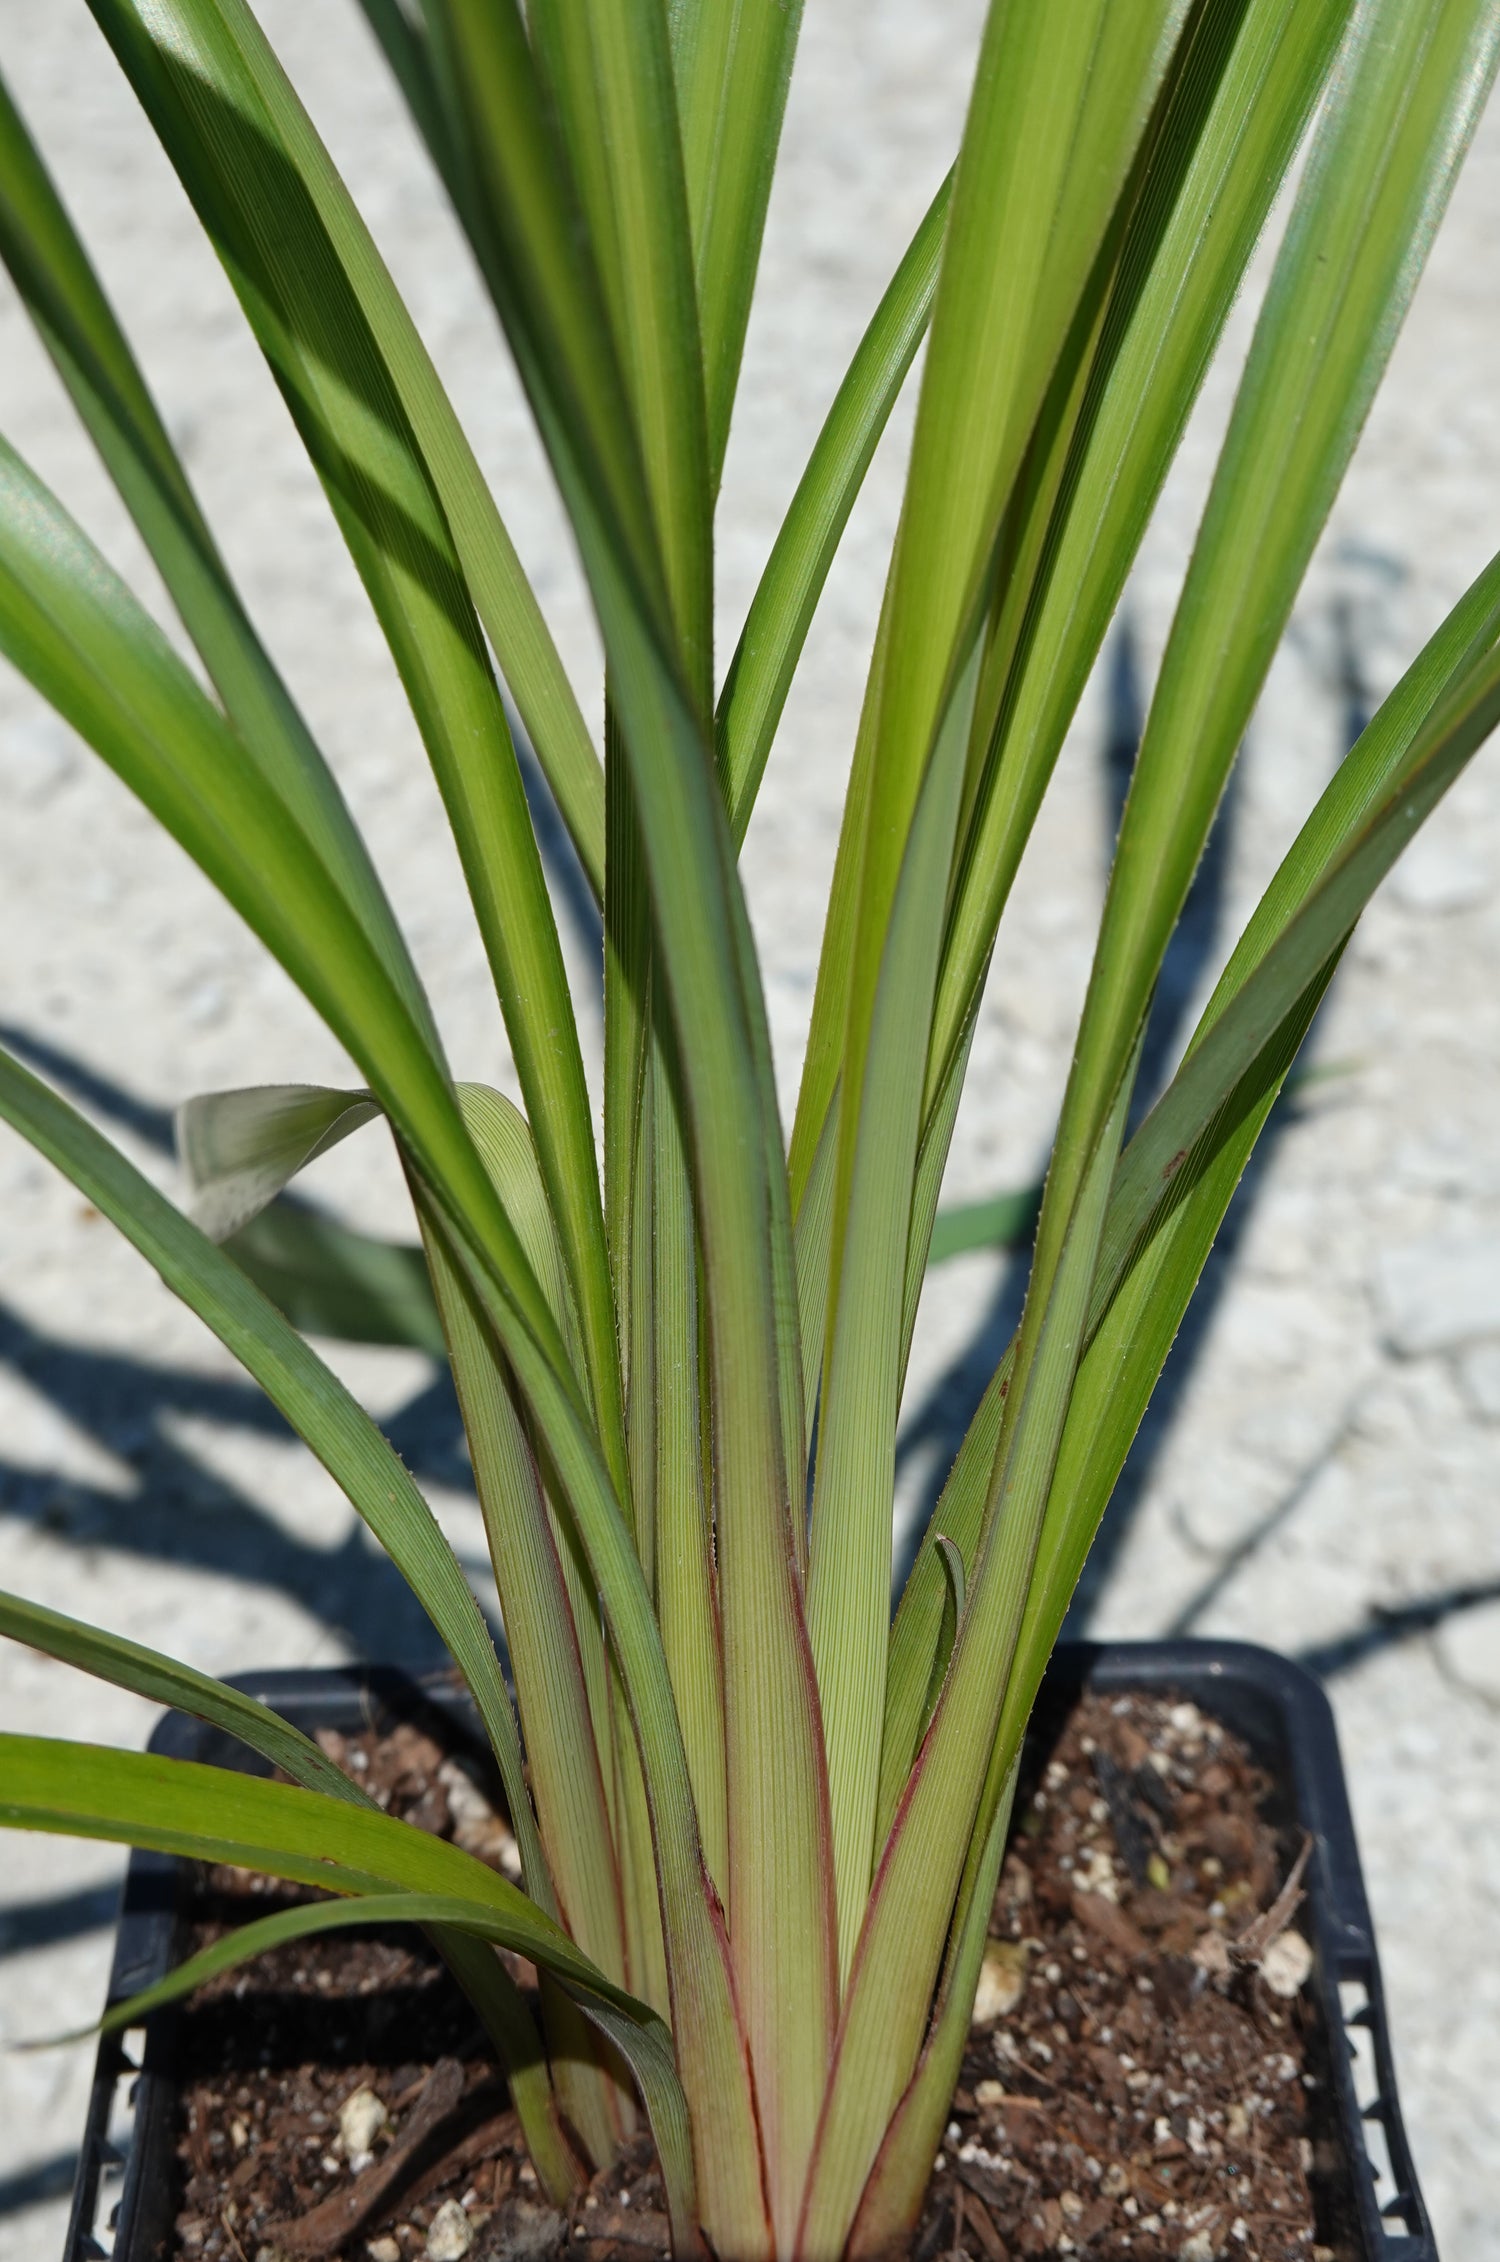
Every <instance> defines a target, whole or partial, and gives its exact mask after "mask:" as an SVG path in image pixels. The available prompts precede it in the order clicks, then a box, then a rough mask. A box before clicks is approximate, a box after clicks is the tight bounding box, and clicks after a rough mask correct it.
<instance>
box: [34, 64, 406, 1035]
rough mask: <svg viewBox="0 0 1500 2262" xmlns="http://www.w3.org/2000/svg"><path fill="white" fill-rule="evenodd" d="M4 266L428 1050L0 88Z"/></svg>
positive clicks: (192, 504) (304, 739) (324, 793)
mask: <svg viewBox="0 0 1500 2262" xmlns="http://www.w3.org/2000/svg"><path fill="white" fill-rule="evenodd" d="M0 257H3V258H4V260H5V263H6V265H7V267H8V268H9V269H10V273H11V276H12V279H13V281H14V282H15V285H16V288H17V290H18V291H19V292H20V294H21V296H22V298H23V299H24V300H25V303H26V307H27V310H28V312H29V313H30V315H31V317H32V320H33V321H34V322H35V323H36V325H37V328H38V331H39V332H40V334H41V337H42V339H43V341H44V343H45V344H46V346H47V349H48V351H49V352H50V353H51V355H52V358H53V360H54V362H55V363H56V365H57V368H58V372H59V374H60V375H61V377H62V379H63V382H64V384H65V385H66V386H67V388H68V391H69V393H70V394H71V396H72V398H73V402H74V405H75V406H76V408H77V409H78V412H79V414H80V416H81V417H82V418H83V420H84V423H85V424H86V425H87V427H88V429H89V433H90V435H91V437H92V438H93V440H94V443H95V445H96V446H97V448H98V449H99V452H100V454H101V456H102V457H103V459H104V462H105V465H106V467H107V469H108V470H109V473H110V476H111V477H112V478H113V479H114V481H115V484H116V486H117V487H118V488H119V490H120V494H121V496H122V498H123V500H124V502H125V504H126V507H127V508H128V509H129V511H130V513H131V515H132V517H133V518H134V520H135V522H136V525H137V527H138V528H139V530H140V533H141V535H142V538H143V540H144V541H145V543H146V546H147V548H148V549H149V550H150V552H151V555H152V557H153V559H154V560H155V562H156V565H157V567H158V569H159V570H160V572H161V575H162V579H163V581H164V582H165V583H166V586H167V590H168V592H169V594H170V596H171V598H172V601H173V603H174V604H175V605H176V607H177V610H178V613H179V614H180V615H181V618H182V621H183V623H184V625H185V627H186V628H187V631H188V633H189V635H190V636H191V637H192V639H193V642H194V644H195V645H196V647H197V649H198V652H199V655H200V656H201V658H202V660H203V663H204V666H205V667H206V668H207V670H208V673H209V676H210V678H211V680H212V681H213V684H214V686H215V688H216V690H217V691H218V693H219V696H220V697H221V699H222V700H223V702H224V705H225V709H226V711H227V712H228V714H229V716H230V719H231V720H232V721H233V722H234V724H235V725H236V727H237V729H238V730H239V732H240V735H241V738H242V740H243V741H244V744H245V748H246V751H247V752H248V754H249V756H250V758H251V760H252V761H254V762H257V763H258V764H260V766H261V767H262V768H263V770H264V772H265V774H266V777H267V779H268V781H269V783H270V784H271V785H272V786H273V787H274V788H275V790H276V791H277V792H278V793H280V794H282V795H284V797H285V799H286V801H287V803H288V806H289V807H290V808H291V809H292V810H293V811H294V812H295V814H296V816H297V819H298V822H299V823H300V824H301V825H302V827H303V829H304V831H305V832H306V833H307V835H308V838H309V839H310V840H311V841H312V842H313V844H314V846H315V847H316V849H317V851H318V853H319V855H320V856H321V858H322V860H323V862H324V863H325V864H326V865H327V867H328V870H329V872H330V873H331V874H332V876H333V877H334V879H335V880H336V882H337V883H338V885H339V886H340V887H342V888H343V890H344V893H345V895H346V896H347V897H348V899H349V902H350V904H351V906H352V907H353V909H354V910H355V912H356V914H357V916H358V917H359V918H360V919H361V921H362V922H363V924H364V927H365V930H366V932H367V933H368V935H369V937H370V940H371V943H372V945H373V946H374V948H375V949H376V950H377V951H378V952H379V954H380V956H381V959H382V961H383V963H384V965H385V967H386V970H387V972H388V973H389V974H390V976H391V978H392V980H393V981H394V982H395V983H396V985H397V987H398V988H399V989H400V990H401V993H402V995H403V997H404V998H405V1000H406V1003H407V1005H408V1007H409V1008H410V1010H411V1011H412V1013H413V1014H414V1016H415V1017H416V1018H417V1019H418V1020H419V1021H420V1022H421V1024H422V1026H423V1028H424V1030H425V1032H426V1033H427V1035H428V1037H429V1039H430V1041H431V1042H432V1043H433V1044H434V1046H435V1045H436V1043H437V1038H436V1033H435V1030H434V1027H433V1023H432V1020H431V1015H430V1012H429V1009H428V1006H427V1002H426V999H425V997H424V995H423V991H422V986H421V983H420V981H419V980H418V978H417V974H416V971H415V969H414V967H413V966H412V963H411V959H410V957H409V955H408V953H407V950H406V946H405V943H404V942H403V941H402V938H401V935H400V932H399V929H398V928H397V926H396V922H395V919H394V917H393V915H392V912H391V908H390V905H389V903H388V902H387V901H386V898H385V894H384V892H383V890H382V888H381V886H380V882H379V880H378V878H377V876H376V874H375V871H374V868H373V866H372V865H371V862H370V858H369V854H368V852H367V850H366V848H365V845H364V842H363V841H362V840H361V838H360V835H359V833H358V831H357V830H356V828H355V825H354V823H353V820H352V819H351V817H350V815H349V811H348V809H347V808H346V807H345V805H344V800H343V797H342V795H341V794H340V792H339V789H338V786H337V784H336V783H335V781H334V778H333V774H332V772H331V771H330V770H329V768H328V765H327V763H326V762H325V761H324V759H323V757H322V755H321V754H320V753H319V752H318V749H317V747H316V746H315V745H314V743H313V741H312V739H311V737H310V736H309V733H308V730H307V726H306V724H305V723H304V722H303V720H302V717H301V715H300V714H299V713H298V712H297V709H296V707H295V705H294V703H293V701H292V699H291V696H290V694H289V693H288V691H287V689H286V686H285V684H284V683H283V682H282V680H281V678H280V676H279V675H278V673H277V671H276V668H275V666H274V664H273V662H272V661H271V659H270V657H269V655H268V654H267V652H266V650H265V648H264V646H263V645H262V644H261V642H260V639H259V638H258V637H257V635H256V633H255V631H254V629H253V627H252V626H251V624H250V621H249V619H248V617H247V615H246V613H245V610H244V607H243V605H242V604H241V602H240V599H239V596H238V594H237V592H236V590H235V588H234V585H233V583H232V582H231V580H230V577H229V573H228V570H227V568H226V567H225V565H224V561H223V559H222V558H221V557H220V555H219V553H218V550H217V547H216V545H215V543H214V540H213V536H212V535H211V533H210V532H209V529H208V526H207V524H206V523H205V521H204V519H203V516H202V513H201V511H200V510H199V507H198V503H197V500H196V498H195V496H194V494H193V491H192V488H191V486H190V484H189V482H188V479H187V475H186V473H185V472H184V471H183V468H182V465H181V463H180V462H179V460H178V458H177V454H176V451H175V450H174V448H173V446H172V443H171V440H170V439H169V437H168V435H167V431H166V428H165V426H164V425H163V423H162V421H161V418H160V416H159V415H158V413H157V410H156V405H155V403H154V401H153V400H152V398H151V395H150V392H149V391H148V389H147V387H146V384H145V381H144V379H143V378H142V376H141V373H140V371H139V369H138V368H137V366H136V363H135V359H134V357H133V355H132V354H131V351H130V347H129V345H128V343H127V341H126V339H125V336H124V333H123V332H122V331H121V329H120V327H119V324H118V323H117V321H116V320H115V317H114V313H113V310H112V309H111V307H110V304H109V301H108V300H107V299H106V297H105V295H104V293H103V291H102V290H101V289H100V287H99V283H98V280H97V278H96V276H95V274H94V271H93V269H92V267H91V266H90V264H89V260H88V256H87V254H86V252H85V251H84V248H83V246H82V244H81V243H80V242H79V240H78V237H77V235H76V234H75V232H74V230H73V227H72V224H71V222H70V221H69V219H68V215H67V213H66V211H65V210H64V208H63V205H62V203H61V200H60V199H59V197H58V195H57V192H56V190H55V189H54V188H53V185H52V182H51V181H50V179H49V178H48V175H47V172H46V169H45V167H44V166H43V164H42V161H41V159H40V157H39V156H38V154H37V152H36V150H35V149H34V147H33V146H32V143H31V141H30V138H29V136H28V135H27V132H26V128H25V125H24V124H23V122H22V120H21V117H20V115H19V113H18V112H17V111H16V109H15V107H14V105H13V103H12V101H11V98H10V95H9V92H8V90H7V89H6V87H5V85H4V83H3V81H0Z"/></svg>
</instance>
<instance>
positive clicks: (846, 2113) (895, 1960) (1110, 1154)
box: [804, 1099, 1124, 2252]
mask: <svg viewBox="0 0 1500 2262" xmlns="http://www.w3.org/2000/svg"><path fill="white" fill-rule="evenodd" d="M1123 1128H1124V1102H1123V1099H1122V1101H1121V1103H1120V1104H1119V1105H1118V1106H1117V1107H1116V1109H1115V1110H1114V1112H1113V1113H1112V1115H1111V1117H1110V1119H1109V1121H1108V1123H1107V1124H1106V1126H1105V1128H1104V1132H1103V1134H1102V1136H1101V1139H1100V1143H1099V1147H1098V1150H1097V1152H1096V1153H1095V1155H1094V1156H1093V1157H1092V1158H1091V1167H1090V1170H1089V1173H1088V1177H1087V1181H1086V1185H1085V1191H1084V1196H1083V1199H1082V1200H1081V1201H1080V1203H1079V1206H1078V1210H1077V1213H1076V1218H1075V1222H1074V1229H1073V1232H1072V1234H1071V1235H1070V1237H1069V1240H1068V1244H1067V1247H1066V1249H1065V1251H1064V1253H1063V1257H1062V1261H1061V1262H1060V1263H1059V1265H1058V1267H1057V1269H1056V1272H1055V1275H1054V1277H1053V1280H1052V1281H1051V1283H1050V1284H1049V1290H1050V1292H1049V1295H1048V1299H1047V1302H1046V1305H1045V1307H1044V1308H1043V1310H1042V1313H1041V1318H1040V1322H1038V1321H1037V1320H1036V1319H1035V1318H1034V1317H1032V1314H1033V1313H1034V1311H1035V1307H1034V1306H1029V1307H1028V1319H1030V1321H1031V1329H1030V1341H1029V1343H1028V1340H1027V1334H1028V1331H1027V1328H1026V1326H1025V1325H1024V1324H1023V1329H1022V1338H1021V1353H1020V1355H1024V1354H1025V1353H1026V1352H1027V1351H1028V1350H1029V1352H1030V1355H1031V1362H1032V1365H1031V1373H1032V1377H1033V1383H1032V1387H1031V1389H1030V1390H1026V1391H1016V1392H1014V1393H1013V1399H1012V1404H1013V1405H1014V1406H1016V1407H1017V1409H1018V1410H1017V1412H1016V1413H1015V1414H1014V1416H1013V1418H1012V1421H1011V1424H1010V1427H1009V1430H1008V1433H1007V1432H1002V1437H1001V1443H1000V1453H999V1456H998V1458H997V1461H996V1466H995V1471H994V1474H993V1476H992V1477H991V1480H990V1485H989V1493H990V1502H991V1507H992V1510H993V1511H994V1512H993V1513H992V1514H991V1515H990V1516H989V1517H988V1518H987V1521H986V1525H985V1528H984V1535H983V1540H982V1543H981V1547H980V1550H979V1552H978V1555H977V1558H976V1560H975V1562H974V1564H973V1566H972V1569H971V1573H970V1577H969V1579H968V1582H967V1586H966V1592H965V1600H964V1610H963V1615H962V1617H961V1619H960V1621H959V1625H958V1630H957V1636H956V1639H955V1641H954V1645H953V1654H952V1659H951V1662H950V1665H949V1668H948V1673H947V1676H946V1679H945V1681H944V1683H943V1688H942V1692H941V1695H940V1697H939V1700H938V1704H937V1709H936V1711H935V1713H934V1715H933V1720H932V1726H931V1728H930V1730H929V1732H928V1735H927V1737H926V1739H925V1741H924V1743H923V1746H922V1752H921V1756H920V1758H919V1761H918V1764H917V1766H916V1768H915V1769H914V1770H913V1772H912V1776H911V1780H910V1783H909V1785H908V1790H907V1795H906V1797H905V1799H904V1800H903V1802H902V1804H901V1806H900V1808H899V1810H898V1812H897V1816H896V1820H895V1823H894V1826H893V1828H892V1830H891V1834H890V1837H889V1839H888V1841H887V1843H886V1845H885V1848H884V1850H883V1852H882V1854H881V1858H880V1864H879V1867H878V1870H877V1872H876V1876H875V1882H874V1884H873V1886H872V1888H871V1892H870V1897H869V1904H868V1909H867V1912H866V1916H865V1923H864V1927H863V1930H862V1932H861V1935H860V1939H859V1943H858V1948H857V1952H856V1956H855V1960H854V1965H853V1969H852V1971H851V1974H850V1979H849V1985H848V1989H847V1993H846V1997H845V2010H844V2018H843V2022H842V2025H841V2027H840V2031H839V2045H838V2054H837V2057H836V2059H835V2062H834V2068H833V2073H832V2076H831V2078H830V2082H829V2089H828V2103H827V2106H826V2109H825V2112H824V2118H823V2123H822V2126H821V2128H820V2130H819V2135H818V2147H817V2152H816V2155H815V2159H814V2164H813V2170H812V2175H811V2177H810V2180H809V2185H808V2197H807V2208H806V2214H805V2217H804V2237H805V2239H806V2242H807V2244H808V2246H809V2247H810V2248H811V2249H812V2250H813V2251H814V2252H816V2251H820V2250H823V2249H830V2250H832V2251H838V2250H839V2249H840V2248H841V2246H842V2243H843V2240H844V2239H845V2238H846V2237H847V2235H848V2232H849V2228H850V2225H851V2223H852V2221H853V2218H854V2215H855V2213H856V2210H857V2208H858V2205H859V2200H860V2196H861V2194H862V2192H863V2190H864V2187H865V2184H866V2180H867V2178H868V2176H869V2173H870V2170H871V2168H872V2167H873V2165H874V2163H875V2160H876V2157H877V2154H878V2152H879V2148H880V2145H881V2142H882V2140H883V2137H884V2134H885V2131H886V2128H887V2126H888V2124H889V2122H890V2119H891V2116H892V2115H893V2113H894V2112H895V2110H896V2107H897V2105H898V2104H899V2102H900V2098H901V2095H902V2093H903V2091H904V2090H905V2087H906V2084H907V2081H908V2080H909V2078H910V2075H911V2073H912V2071H913V2069H914V2068H915V2065H916V2063H917V2059H918V2054H919V2051H920V2048H921V2044H922V2039H923V2034H924V2032H925V2028H926V2012H927V2006H928V2004H929V2002H930V2001H931V1997H932V1989H933V1986H934V1984H935V1982H936V1980H937V1978H938V1972H939V1967H940V1964H941V1961H942V1957H943V1951H944V1946H945V1943H946V1942H947V1939H948V1937H949V1932H950V1927H951V1919H952V1915H953V1909H954V1904H955V1898H956V1896H957V1894H958V1891H959V1888H960V1884H961V1881H962V1873H963V1870H964V1868H965V1865H966V1861H967V1854H968V1848H969V1843H970V1834H971V1832H972V1831H973V1830H974V1826H975V1821H976V1818H977V1816H978V1814H979V1812H980V1807H981V1802H982V1796H983V1791H984V1785H985V1782H986V1778H987V1776H988V1775H989V1773H990V1766H989V1763H990V1760H991V1756H992V1750H993V1742H994V1724H995V1723H997V1722H998V1718H999V1712H1000V1697H1001V1692H1002V1690H1003V1688H1004V1685H1005V1679H1006V1675H1007V1673H1008V1671H1009V1667H1010V1662H1011V1658H1012V1656H1013V1653H1014V1649H1015V1645H1016V1641H1017V1639H1018V1637H1019V1633H1020V1629H1021V1622H1022V1611H1023V1608H1024V1603H1025V1597H1026V1589H1027V1580H1028V1574H1029V1571H1030V1566H1031V1561H1032V1558H1033V1556H1034V1554H1035V1551H1036V1546H1037V1541H1038V1537H1039V1534H1040V1530H1041V1524H1042V1518H1043V1514H1044V1512H1045V1508H1046V1503H1047V1496H1048V1492H1049V1490H1050V1486H1051V1479H1052V1471H1053V1468H1054V1466H1055V1463H1056V1458H1057V1452H1058V1448H1059V1445H1060V1442H1061V1438H1062V1434H1063V1428H1064V1424H1065V1421H1066V1418H1067V1409H1068V1400H1069V1395H1070V1392H1071V1387H1072V1383H1073V1378H1074V1373H1075V1370H1076V1367H1077V1363H1078V1358H1079V1354H1080V1351H1081V1347H1082V1341H1083V1327H1084V1322H1085V1319H1086V1316H1087V1311H1088V1301H1089V1294H1090V1290H1091V1286H1092V1282H1093V1277H1094V1270H1095V1265H1096V1262H1097V1255H1098V1246H1099V1237H1100V1233H1101V1231H1102V1228H1103V1223H1104V1216H1105V1210H1106V1205H1107V1202H1108V1196H1109V1187H1110V1182H1111V1179H1112V1176H1113V1172H1114V1166H1115V1162H1116V1159H1117V1156H1118V1153H1119V1142H1120V1136H1121V1133H1122V1131H1123ZM1017 1366H1018V1369H1019V1366H1020V1356H1018V1360H1017ZM976 1733H977V1738H978V1740H977V1741H976Z"/></svg>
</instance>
